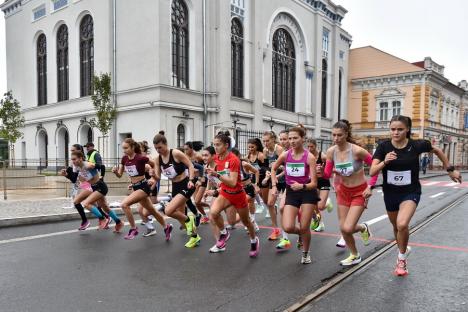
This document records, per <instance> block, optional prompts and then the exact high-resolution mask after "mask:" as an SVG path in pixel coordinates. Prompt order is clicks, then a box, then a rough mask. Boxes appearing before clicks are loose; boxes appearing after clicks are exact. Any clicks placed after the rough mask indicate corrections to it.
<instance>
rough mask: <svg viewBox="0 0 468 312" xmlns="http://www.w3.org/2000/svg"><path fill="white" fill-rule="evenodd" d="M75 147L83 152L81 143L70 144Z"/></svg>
mask: <svg viewBox="0 0 468 312" xmlns="http://www.w3.org/2000/svg"><path fill="white" fill-rule="evenodd" d="M72 146H73V147H74V148H75V149H77V150H78V151H80V152H82V153H83V154H84V148H83V145H81V144H73V145H72Z"/></svg>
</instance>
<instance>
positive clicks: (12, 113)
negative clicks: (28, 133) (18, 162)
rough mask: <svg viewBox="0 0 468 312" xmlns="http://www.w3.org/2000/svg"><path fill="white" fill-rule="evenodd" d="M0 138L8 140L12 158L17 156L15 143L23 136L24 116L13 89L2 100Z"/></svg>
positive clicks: (0, 106) (0, 105)
mask: <svg viewBox="0 0 468 312" xmlns="http://www.w3.org/2000/svg"><path fill="white" fill-rule="evenodd" d="M0 120H1V122H2V125H1V126H0V138H3V139H5V140H7V141H8V144H9V147H10V148H9V149H10V160H12V161H13V160H14V158H15V143H16V141H18V139H20V138H22V137H23V132H21V131H20V129H21V128H24V122H25V120H24V116H23V113H22V111H21V106H20V103H19V102H18V100H16V99H15V98H13V93H12V91H8V92H7V93H5V94H4V95H3V99H2V100H0Z"/></svg>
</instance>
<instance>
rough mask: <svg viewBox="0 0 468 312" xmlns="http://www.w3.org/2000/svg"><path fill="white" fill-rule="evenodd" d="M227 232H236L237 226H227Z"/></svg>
mask: <svg viewBox="0 0 468 312" xmlns="http://www.w3.org/2000/svg"><path fill="white" fill-rule="evenodd" d="M225 228H226V230H228V231H234V230H235V229H236V225H235V224H234V225H232V224H228V225H226V226H225Z"/></svg>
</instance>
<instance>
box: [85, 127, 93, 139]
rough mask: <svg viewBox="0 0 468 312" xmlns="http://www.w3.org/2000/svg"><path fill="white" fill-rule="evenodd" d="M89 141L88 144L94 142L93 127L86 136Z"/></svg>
mask: <svg viewBox="0 0 468 312" xmlns="http://www.w3.org/2000/svg"><path fill="white" fill-rule="evenodd" d="M86 137H87V139H88V140H87V141H86V142H93V129H92V128H91V127H89V128H88V133H87V134H86Z"/></svg>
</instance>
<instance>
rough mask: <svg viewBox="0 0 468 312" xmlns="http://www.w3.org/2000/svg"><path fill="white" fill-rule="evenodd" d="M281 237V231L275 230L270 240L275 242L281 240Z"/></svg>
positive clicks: (269, 237)
mask: <svg viewBox="0 0 468 312" xmlns="http://www.w3.org/2000/svg"><path fill="white" fill-rule="evenodd" d="M280 237H281V231H280V229H278V228H275V229H273V231H271V234H270V236H268V240H271V241H274V240H277V239H279V238H280Z"/></svg>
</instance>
